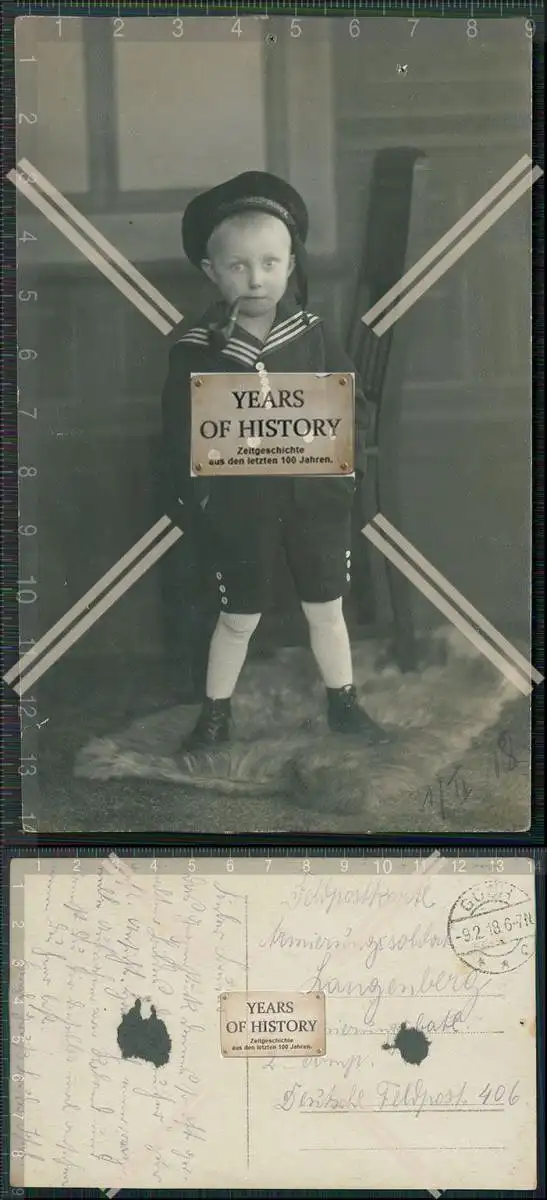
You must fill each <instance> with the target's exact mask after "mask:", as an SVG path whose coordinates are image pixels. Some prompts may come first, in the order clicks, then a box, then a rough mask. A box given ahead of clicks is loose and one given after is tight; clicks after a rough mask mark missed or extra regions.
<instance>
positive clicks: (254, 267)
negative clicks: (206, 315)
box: [201, 213, 294, 317]
mask: <svg viewBox="0 0 547 1200" xmlns="http://www.w3.org/2000/svg"><path fill="white" fill-rule="evenodd" d="M207 255H208V257H207V258H205V259H203V260H202V263H201V266H202V269H203V271H204V272H205V274H206V275H207V277H208V278H209V279H210V280H211V281H212V282H213V283H215V284H216V286H217V287H218V288H219V290H220V292H221V293H222V296H223V297H224V299H225V300H226V301H227V302H228V303H229V304H230V305H231V304H233V303H234V302H235V301H236V300H238V299H239V300H240V307H239V311H240V312H241V313H244V314H245V315H246V316H249V317H261V316H264V315H265V314H266V313H268V312H269V311H270V310H271V309H272V308H275V306H276V304H277V303H278V301H279V300H280V299H281V297H282V296H283V295H284V294H285V292H286V290H287V283H288V281H289V276H290V274H291V272H292V270H293V267H294V257H293V255H292V253H291V237H290V233H289V231H288V229H287V227H286V226H285V225H284V224H283V222H282V221H279V220H278V218H277V217H272V216H270V215H269V214H268V213H252V214H251V213H245V214H242V215H241V216H234V217H228V218H227V219H226V220H225V221H223V222H222V224H221V225H219V226H218V227H217V228H216V229H215V230H214V232H213V233H212V235H211V237H210V239H209V245H208V247H207Z"/></svg>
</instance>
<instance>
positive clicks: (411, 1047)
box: [382, 1021, 431, 1066]
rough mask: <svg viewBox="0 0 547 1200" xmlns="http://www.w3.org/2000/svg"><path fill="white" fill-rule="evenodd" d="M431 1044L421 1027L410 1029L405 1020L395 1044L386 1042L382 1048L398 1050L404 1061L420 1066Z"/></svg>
mask: <svg viewBox="0 0 547 1200" xmlns="http://www.w3.org/2000/svg"><path fill="white" fill-rule="evenodd" d="M430 1045H431V1042H429V1041H428V1040H427V1038H426V1036H425V1033H422V1031H421V1029H409V1028H408V1026H407V1025H405V1023H404V1021H403V1024H402V1025H401V1028H400V1030H399V1032H398V1034H397V1037H396V1038H395V1041H394V1043H393V1045H392V1046H390V1044H389V1042H384V1044H383V1046H382V1050H398V1051H399V1054H400V1055H401V1058H402V1059H403V1060H404V1062H407V1063H413V1064H414V1065H416V1066H419V1065H420V1063H422V1062H423V1061H424V1058H427V1055H428V1052H429V1047H430Z"/></svg>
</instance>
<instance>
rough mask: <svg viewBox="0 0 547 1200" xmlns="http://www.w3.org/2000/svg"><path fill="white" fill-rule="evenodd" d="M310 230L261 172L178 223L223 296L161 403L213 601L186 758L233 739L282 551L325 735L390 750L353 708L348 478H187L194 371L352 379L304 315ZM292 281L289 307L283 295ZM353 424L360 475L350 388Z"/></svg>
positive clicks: (184, 519) (363, 415) (179, 512)
mask: <svg viewBox="0 0 547 1200" xmlns="http://www.w3.org/2000/svg"><path fill="white" fill-rule="evenodd" d="M307 231H308V214H307V210H306V206H305V204H304V201H303V200H302V198H301V196H299V194H298V193H297V192H296V191H295V190H294V188H292V187H291V186H290V185H289V184H288V183H286V182H285V181H284V180H282V179H279V178H278V177H277V176H275V175H270V174H266V173H264V172H260V171H249V172H246V173H245V174H243V175H238V176H237V177H236V178H234V179H230V180H228V181H227V182H226V183H223V184H221V185H220V186H218V187H215V188H212V189H211V190H210V191H207V192H204V193H202V194H201V195H199V196H196V197H195V198H194V199H193V200H192V201H191V203H190V204H189V205H188V208H187V209H186V212H185V214H184V217H183V221H182V242H183V247H184V250H185V253H186V255H187V257H188V259H189V260H190V262H191V263H193V264H194V265H195V266H196V267H198V268H200V269H201V270H202V271H203V272H204V273H205V274H206V275H207V277H208V278H209V279H210V280H211V281H212V282H213V283H214V284H215V285H216V287H217V289H218V291H219V292H220V296H221V300H220V303H219V304H217V305H216V306H215V307H214V308H213V309H212V310H210V311H208V312H207V313H205V315H204V316H203V318H202V319H201V320H200V322H199V324H198V325H197V326H195V327H193V328H191V329H189V330H188V331H186V332H184V333H183V335H182V337H181V338H180V340H179V341H178V342H177V343H176V344H175V345H174V346H173V348H172V351H171V355H170V364H169V375H168V378H167V382H166V385H165V388H164V392H163V398H162V406H163V424H164V435H165V455H166V465H167V473H168V486H169V491H170V505H169V511H170V515H173V516H174V519H175V521H177V520H178V521H180V524H181V527H183V528H184V526H185V524H186V526H187V527H188V523H189V522H191V521H193V522H195V521H196V520H197V521H198V522H200V523H201V524H200V525H198V528H199V529H200V536H202V537H203V539H204V540H205V545H206V552H207V555H208V559H209V562H210V565H211V569H212V570H213V571H214V573H215V575H216V580H217V583H218V593H219V601H220V613H219V618H218V623H217V626H216V629H215V631H214V634H213V637H212V639H211V645H210V650H209V660H208V669H207V682H206V699H205V702H204V704H203V706H202V709H201V712H200V715H199V718H198V721H197V724H196V726H195V729H194V730H193V733H192V734H191V736H190V738H189V739H188V740H187V742H186V745H185V748H186V749H187V750H189V751H197V750H201V749H203V750H207V749H211V748H212V747H215V746H217V745H218V744H220V743H224V742H226V741H228V740H229V738H230V729H231V705H230V702H231V697H232V695H233V692H234V689H235V686H236V683H237V680H238V677H239V674H240V671H241V669H242V667H243V664H244V661H245V658H246V654H247V649H248V645H249V640H250V638H251V636H252V634H253V632H254V630H255V629H256V627H257V625H258V623H259V620H260V616H261V613H262V612H263V609H264V607H265V606H267V605H268V604H269V602H270V599H271V592H272V583H273V578H274V574H275V563H276V557H277V551H278V547H279V544H280V542H281V543H282V545H283V548H284V550H285V553H286V557H287V561H288V565H289V568H290V570H291V574H292V576H293V579H294V582H295V585H296V589H297V592H298V596H299V599H300V603H301V605H302V609H303V611H304V613H305V615H306V618H307V620H308V624H309V630H310V642H311V648H312V651H313V653H314V655H315V658H316V661H317V665H318V667H319V670H320V672H321V675H322V678H323V681H324V683H325V687H326V691H327V715H328V723H329V727H330V729H331V730H333V731H336V732H338V733H350V734H357V735H359V736H361V737H362V738H363V739H365V740H366V741H367V742H368V743H369V744H370V743H377V742H383V741H387V740H388V738H387V737H386V735H385V734H384V733H383V731H382V730H381V729H379V727H378V726H377V725H376V724H375V723H374V722H373V721H372V720H371V718H370V717H369V716H368V715H367V714H366V713H365V712H364V711H363V709H362V708H361V707H360V706H359V704H358V703H357V696H356V691H355V687H354V685H353V676H352V662H351V650H350V643H349V637H348V631H347V628H346V623H345V620H344V615H343V612H342V600H343V597H344V596H345V595H346V593H347V591H348V585H349V583H350V561H351V550H350V533H351V510H352V504H353V497H354V491H355V479H354V478H353V477H350V478H347V477H345V478H344V477H332V478H327V477H316V478H313V477H309V478H298V477H297V478H283V477H277V478H275V477H267V476H260V477H256V476H254V477H253V476H251V477H248V478H242V477H232V478H222V477H217V478H214V479H207V480H205V479H203V480H199V479H193V478H191V476H190V375H191V373H192V372H194V373H200V372H203V373H205V372H226V371H230V370H234V371H235V370H237V371H241V370H242V369H243V370H247V371H252V370H254V369H257V370H258V371H259V372H261V373H264V371H265V372H267V373H268V374H270V373H274V372H276V371H285V372H286V371H294V372H318V373H319V372H336V371H348V370H350V371H353V370H354V368H353V366H352V364H351V362H350V361H349V359H348V357H347V355H346V354H345V353H344V351H343V350H342V348H341V347H340V346H339V344H338V343H337V341H336V340H335V338H334V337H333V336H332V334H331V333H330V332H329V330H328V329H327V328H326V327H325V325H324V324H323V321H322V320H321V318H320V317H318V316H316V315H315V314H313V313H310V312H308V311H307V310H306V301H307V277H306V265H305V252H304V243H305V240H306V236H307ZM291 278H294V280H295V283H296V298H295V300H294V301H293V300H292V299H290V298H289V297H288V296H287V288H288V285H289V280H290V279H291ZM257 385H258V379H257ZM356 414H357V422H356V423H357V462H356V471H357V474H359V472H360V471H362V470H363V469H364V458H363V449H364V444H363V435H364V431H365V429H366V426H367V424H368V419H367V408H366V401H365V398H364V396H363V394H362V392H361V391H360V389H359V386H358V385H357V386H356ZM181 505H182V507H181Z"/></svg>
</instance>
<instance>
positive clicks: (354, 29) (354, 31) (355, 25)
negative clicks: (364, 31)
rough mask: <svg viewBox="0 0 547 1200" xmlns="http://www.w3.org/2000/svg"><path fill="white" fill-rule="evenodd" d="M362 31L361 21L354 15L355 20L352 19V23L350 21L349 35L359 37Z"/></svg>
mask: <svg viewBox="0 0 547 1200" xmlns="http://www.w3.org/2000/svg"><path fill="white" fill-rule="evenodd" d="M360 33H361V22H360V21H358V20H357V17H354V18H353V21H350V23H349V36H350V38H358V37H359V36H360Z"/></svg>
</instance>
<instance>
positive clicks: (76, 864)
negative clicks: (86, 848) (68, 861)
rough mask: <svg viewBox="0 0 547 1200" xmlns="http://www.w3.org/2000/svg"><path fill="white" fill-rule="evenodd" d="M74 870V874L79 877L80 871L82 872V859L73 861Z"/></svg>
mask: <svg viewBox="0 0 547 1200" xmlns="http://www.w3.org/2000/svg"><path fill="white" fill-rule="evenodd" d="M72 870H73V872H74V874H75V875H78V874H79V871H80V859H79V858H73V860H72Z"/></svg>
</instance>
